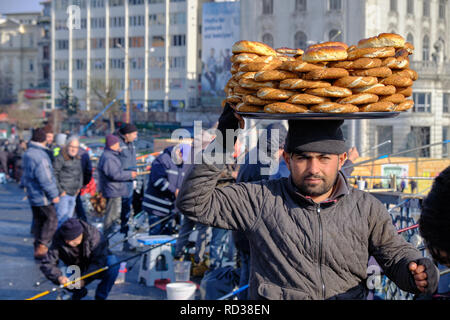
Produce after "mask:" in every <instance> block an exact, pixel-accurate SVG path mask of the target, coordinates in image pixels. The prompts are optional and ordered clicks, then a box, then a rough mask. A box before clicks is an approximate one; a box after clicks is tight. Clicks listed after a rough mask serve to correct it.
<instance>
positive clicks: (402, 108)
mask: <svg viewBox="0 0 450 320" xmlns="http://www.w3.org/2000/svg"><path fill="white" fill-rule="evenodd" d="M413 106H414V101H413V100H405V101H403V102H401V103H399V104H397V105H396V106H395V111H406V110H408V109H411V108H412V107H413Z"/></svg>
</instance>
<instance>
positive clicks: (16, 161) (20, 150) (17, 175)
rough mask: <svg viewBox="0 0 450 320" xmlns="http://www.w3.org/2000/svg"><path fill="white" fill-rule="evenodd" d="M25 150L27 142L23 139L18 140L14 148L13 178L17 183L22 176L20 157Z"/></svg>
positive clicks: (21, 157)
mask: <svg viewBox="0 0 450 320" xmlns="http://www.w3.org/2000/svg"><path fill="white" fill-rule="evenodd" d="M26 150H27V143H26V142H25V141H24V140H20V141H19V144H18V145H17V148H16V150H14V160H13V161H14V170H13V175H14V180H16V182H17V183H20V179H21V177H22V173H23V166H22V159H23V155H24V153H25V151H26Z"/></svg>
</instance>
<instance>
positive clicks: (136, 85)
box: [131, 79, 145, 90]
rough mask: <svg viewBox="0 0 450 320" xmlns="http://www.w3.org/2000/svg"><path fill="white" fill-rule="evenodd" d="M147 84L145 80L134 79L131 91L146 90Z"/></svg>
mask: <svg viewBox="0 0 450 320" xmlns="http://www.w3.org/2000/svg"><path fill="white" fill-rule="evenodd" d="M144 87H145V82H144V80H143V79H132V80H131V90H144Z"/></svg>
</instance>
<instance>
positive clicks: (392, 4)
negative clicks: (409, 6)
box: [389, 0, 397, 12]
mask: <svg viewBox="0 0 450 320" xmlns="http://www.w3.org/2000/svg"><path fill="white" fill-rule="evenodd" d="M389 11H390V12H397V0H389Z"/></svg>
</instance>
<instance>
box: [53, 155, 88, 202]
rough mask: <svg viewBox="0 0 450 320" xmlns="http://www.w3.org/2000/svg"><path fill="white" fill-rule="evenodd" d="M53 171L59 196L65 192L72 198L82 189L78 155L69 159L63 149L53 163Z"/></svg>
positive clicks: (81, 173) (81, 174)
mask: <svg viewBox="0 0 450 320" xmlns="http://www.w3.org/2000/svg"><path fill="white" fill-rule="evenodd" d="M53 170H54V171H55V177H56V184H57V186H58V190H59V193H60V194H61V193H62V192H63V191H65V192H66V193H67V194H68V195H69V196H74V195H76V194H77V192H78V191H79V190H80V189H81V188H82V187H83V169H82V167H81V159H80V157H79V156H78V155H77V156H75V157H71V156H69V155H68V154H67V153H66V151H65V150H64V149H63V150H62V151H61V152H60V154H59V155H58V156H57V157H56V158H55V160H54V161H53Z"/></svg>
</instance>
